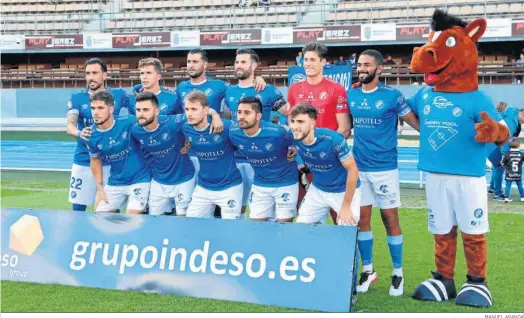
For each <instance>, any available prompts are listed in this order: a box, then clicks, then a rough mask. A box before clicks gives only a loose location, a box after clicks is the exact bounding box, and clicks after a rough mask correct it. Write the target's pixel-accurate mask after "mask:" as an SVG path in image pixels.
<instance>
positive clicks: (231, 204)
mask: <svg viewBox="0 0 524 318" xmlns="http://www.w3.org/2000/svg"><path fill="white" fill-rule="evenodd" d="M236 205H237V202H236V201H235V200H229V201H227V206H228V207H230V208H231V209H232V208H234V207H235V206H236Z"/></svg>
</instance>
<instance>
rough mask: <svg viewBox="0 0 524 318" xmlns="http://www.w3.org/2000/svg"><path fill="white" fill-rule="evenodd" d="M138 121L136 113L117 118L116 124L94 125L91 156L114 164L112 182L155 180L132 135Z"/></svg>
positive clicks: (111, 170) (89, 146) (90, 142)
mask: <svg viewBox="0 0 524 318" xmlns="http://www.w3.org/2000/svg"><path fill="white" fill-rule="evenodd" d="M135 124H136V117H135V116H126V117H120V118H117V119H115V121H114V122H113V126H112V127H111V128H109V129H107V130H101V129H99V128H98V127H97V126H96V125H93V134H92V135H91V138H89V142H88V143H87V146H88V149H89V154H90V155H91V157H98V158H101V159H102V160H104V161H106V162H107V163H109V165H110V166H111V169H110V172H111V174H110V176H109V181H108V184H109V185H112V186H123V185H131V184H135V183H141V182H149V181H151V172H150V170H149V167H148V166H147V163H146V161H145V159H144V157H143V155H142V153H141V152H140V150H139V146H138V144H137V143H136V142H135V141H134V140H133V139H132V138H131V129H132V128H133V126H134V125H135Z"/></svg>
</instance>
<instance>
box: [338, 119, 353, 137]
mask: <svg viewBox="0 0 524 318" xmlns="http://www.w3.org/2000/svg"><path fill="white" fill-rule="evenodd" d="M337 124H338V129H337V132H339V133H341V134H342V135H343V136H344V138H346V139H347V138H349V136H350V133H351V128H350V127H351V125H350V123H349V114H348V113H338V114H337Z"/></svg>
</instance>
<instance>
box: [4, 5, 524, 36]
mask: <svg viewBox="0 0 524 318" xmlns="http://www.w3.org/2000/svg"><path fill="white" fill-rule="evenodd" d="M238 2H239V1H238V0H134V1H133V0H21V1H18V0H4V1H2V5H1V6H2V14H1V16H0V17H1V19H2V34H20V33H24V34H44V33H49V32H53V33H76V32H82V31H86V29H89V30H90V31H102V32H124V31H136V30H141V31H160V30H169V31H171V30H174V29H177V30H189V29H200V30H204V31H205V30H221V29H231V28H254V27H267V26H271V27H280V26H296V25H304V23H303V21H302V18H303V17H304V16H305V15H306V14H307V13H309V12H322V13H323V16H325V19H322V20H323V21H320V22H325V23H326V24H341V23H343V24H358V23H371V22H386V21H387V22H391V23H394V22H410V23H411V22H421V21H427V19H428V17H429V16H430V15H431V14H432V12H433V10H434V9H435V8H436V7H442V8H447V9H448V11H449V12H450V13H453V14H458V15H461V16H463V17H473V16H484V17H497V18H501V17H516V16H522V14H523V12H524V3H523V1H521V0H485V1H477V0H410V1H407V0H404V1H391V0H382V1H353V0H346V1H338V2H337V1H325V2H323V4H317V1H314V0H298V1H297V0H274V1H271V5H269V6H264V5H263V4H262V1H247V3H248V5H249V4H250V6H247V7H246V6H244V7H241V8H240V7H238ZM332 3H334V4H332ZM324 20H325V21H324ZM93 29H94V30H93Z"/></svg>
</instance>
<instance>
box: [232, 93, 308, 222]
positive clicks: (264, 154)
mask: <svg viewBox="0 0 524 318" xmlns="http://www.w3.org/2000/svg"><path fill="white" fill-rule="evenodd" d="M235 117H236V118H237V119H238V125H233V126H231V129H230V138H231V142H232V143H233V145H235V147H236V148H237V149H238V152H239V153H240V155H242V156H243V157H245V158H247V160H248V162H249V164H250V165H251V166H252V167H253V170H254V173H255V178H254V181H253V186H252V189H251V193H250V194H249V217H250V218H251V220H255V221H267V220H268V219H274V218H276V219H277V221H278V222H293V218H294V217H295V211H296V205H297V200H298V167H297V163H296V161H295V160H294V159H292V160H291V161H289V160H288V152H289V147H293V134H292V133H291V131H286V129H285V128H284V127H282V126H280V125H276V124H273V123H270V122H267V121H264V120H262V103H261V102H260V99H258V98H257V97H243V98H241V99H240V101H239V103H238V110H237V114H236V116H235Z"/></svg>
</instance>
